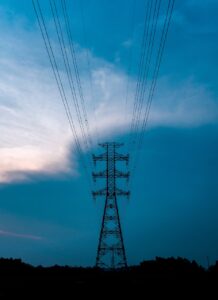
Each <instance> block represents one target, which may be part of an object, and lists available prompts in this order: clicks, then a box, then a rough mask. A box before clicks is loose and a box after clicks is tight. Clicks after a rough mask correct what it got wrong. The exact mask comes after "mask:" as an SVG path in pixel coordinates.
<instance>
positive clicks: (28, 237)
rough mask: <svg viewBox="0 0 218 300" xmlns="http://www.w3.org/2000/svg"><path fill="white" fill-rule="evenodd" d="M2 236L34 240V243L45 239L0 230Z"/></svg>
mask: <svg viewBox="0 0 218 300" xmlns="http://www.w3.org/2000/svg"><path fill="white" fill-rule="evenodd" d="M0 236H6V237H14V238H21V239H29V240H34V241H39V240H42V239H43V238H42V237H41V236H36V235H30V234H23V233H15V232H10V231H5V230H0Z"/></svg>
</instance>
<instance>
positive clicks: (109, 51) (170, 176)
mask: <svg viewBox="0 0 218 300" xmlns="http://www.w3.org/2000/svg"><path fill="white" fill-rule="evenodd" d="M59 2H60V1H57V4H58V7H59ZM66 2H67V5H68V7H69V15H70V17H71V28H72V32H73V39H74V43H75V50H76V56H77V61H78V67H79V73H80V79H81V84H82V88H83V92H84V99H85V103H86V109H87V114H88V117H89V124H90V132H91V136H92V138H93V141H94V144H93V148H92V149H90V150H89V152H85V156H86V158H88V157H90V153H95V152H98V151H99V149H98V147H97V142H98V141H100V142H101V141H103V142H104V141H112V140H115V141H117V140H118V141H123V142H125V145H128V140H129V137H130V136H129V134H130V132H129V130H130V122H131V116H132V109H133V98H134V93H135V87H136V81H137V72H138V62H139V57H140V45H141V39H142V32H143V22H144V17H145V8H144V7H145V0H137V1H134V0H128V1H126V0H125V1H124V0H116V1H115V0H112V1H106V0H104V1H102V0H67V1H66ZM162 2H163V3H166V1H165V0H163V1H162ZM40 3H41V5H42V10H43V13H44V16H45V19H46V24H47V26H48V31H49V36H50V39H51V43H52V45H53V47H54V49H55V51H56V52H55V53H56V55H57V62H58V64H59V67H60V73H61V76H63V78H64V79H65V80H64V83H66V86H65V88H66V94H67V95H68V96H69V97H70V90H69V87H68V86H67V79H66V72H65V70H64V68H63V64H62V60H61V59H62V58H61V55H60V51H59V49H58V40H57V37H56V34H55V27H54V24H53V21H52V16H51V11H50V7H49V1H48V0H46V1H42V0H40ZM134 3H135V4H134ZM217 11H218V2H217V1H216V0H208V1H206V2H205V1H203V0H184V1H179V0H177V1H176V3H175V8H174V13H173V18H172V22H171V26H170V30H169V33H168V38H167V43H166V47H165V51H164V56H163V60H162V64H161V68H160V73H159V77H158V81H157V88H156V90H155V94H154V99H153V102H152V106H151V112H150V115H149V121H148V127H147V130H146V132H145V134H144V142H143V147H142V149H141V151H140V163H138V165H137V168H136V172H135V174H134V177H133V180H132V181H131V183H130V188H131V198H130V200H129V201H128V200H126V199H122V198H121V199H120V200H119V208H120V214H121V223H122V228H123V235H124V242H125V246H126V252H127V259H128V262H129V264H134V263H139V262H140V261H142V260H144V259H153V258H154V257H155V256H163V257H169V256H183V257H187V258H189V259H195V260H197V261H198V262H199V263H201V264H203V265H206V262H207V257H209V260H210V262H211V263H213V262H214V261H215V260H217V259H218V235H217V229H218V177H217V170H218V158H217V153H218V84H217V74H216V71H217V53H218V21H217ZM162 22H163V20H162V19H161V18H160V22H159V24H158V26H160V27H161V24H162ZM0 28H1V29H0V36H1V41H2V42H1V44H0V257H1V256H2V257H19V258H22V259H23V260H25V261H26V262H30V263H32V264H36V265H38V264H43V265H51V264H71V265H93V264H94V263H95V255H96V249H97V241H98V235H99V230H100V224H101V218H102V213H103V199H98V200H97V201H96V202H94V201H93V200H92V197H91V189H90V186H89V185H88V184H87V180H86V177H85V174H84V171H83V168H82V166H81V161H80V159H79V158H78V155H77V153H76V152H75V151H74V144H75V141H74V138H73V135H72V132H71V131H70V127H69V124H68V121H67V118H66V115H65V111H64V107H63V104H62V102H61V99H60V96H59V92H58V89H57V85H56V83H55V79H54V76H53V74H52V69H51V66H50V63H49V60H48V56H47V53H46V50H45V46H44V44H43V40H42V37H41V35H40V31H39V27H38V25H37V21H36V16H35V14H34V10H33V7H32V1H30V0H23V1H16V0H0ZM130 62H131V63H130ZM90 78H91V84H90ZM127 96H128V97H127ZM126 97H127V105H125V103H126ZM72 114H73V117H74V118H75V119H76V115H75V112H74V110H73V106H72ZM76 128H77V129H78V128H79V125H78V124H77V123H76ZM78 132H79V129H78ZM79 138H80V139H82V136H79ZM120 150H121V151H122V152H123V153H125V152H127V151H128V150H129V148H128V147H127V146H124V147H123V149H120ZM84 151H85V150H84ZM134 154H135V153H131V152H130V158H131V155H134ZM90 171H91V170H90V169H89V172H90ZM101 186H102V185H101V184H97V185H96V186H94V187H93V186H92V188H99V187H101ZM123 187H124V186H123Z"/></svg>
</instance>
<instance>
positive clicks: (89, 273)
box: [0, 257, 218, 299]
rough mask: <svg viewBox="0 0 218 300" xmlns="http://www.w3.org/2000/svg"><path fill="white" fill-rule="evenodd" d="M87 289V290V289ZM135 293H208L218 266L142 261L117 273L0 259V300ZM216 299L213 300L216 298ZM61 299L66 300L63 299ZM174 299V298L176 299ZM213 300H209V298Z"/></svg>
mask: <svg viewBox="0 0 218 300" xmlns="http://www.w3.org/2000/svg"><path fill="white" fill-rule="evenodd" d="M86 287H87V289H86ZM118 288H119V290H120V291H121V290H123V291H127V290H130V289H132V290H135V291H139V290H140V291H141V292H140V294H141V293H143V292H144V294H145V295H147V294H148V293H152V294H153V295H154V294H157V293H159V292H160V293H161V294H162V295H163V294H164V293H166V292H167V293H168V292H169V291H171V292H173V291H174V290H175V291H176V293H177V296H178V295H181V293H184V294H186V295H190V294H187V293H190V291H192V292H194V293H196V295H197V293H199V294H201V295H202V293H203V292H206V293H207V299H210V298H209V296H208V295H209V294H208V293H209V292H211V293H212V291H213V290H214V291H215V293H217V288H218V262H216V264H215V265H213V266H210V267H209V268H208V269H205V268H203V267H202V266H200V265H198V264H197V263H196V262H195V261H189V260H187V259H184V258H180V257H179V258H173V257H172V258H160V257H156V259H155V260H150V261H143V262H142V263H141V264H140V265H137V266H130V267H128V268H127V269H120V270H101V269H98V268H94V267H93V268H82V267H69V266H57V265H55V266H53V267H42V266H38V267H33V266H31V265H29V264H26V263H24V262H22V261H21V260H20V259H3V258H2V259H0V299H1V296H2V298H3V297H4V298H3V299H7V297H8V299H9V298H10V297H11V296H12V295H16V296H17V297H18V296H23V297H24V296H28V298H29V299H32V297H33V296H37V297H39V295H41V296H42V295H45V294H49V295H50V296H54V295H56V296H57V295H61V296H63V295H69V293H70V294H73V293H74V292H75V291H78V290H80V292H85V291H86V292H87V291H89V293H91V290H92V291H100V290H101V289H104V291H107V293H110V292H112V291H117V290H118ZM42 298H43V297H42ZM215 298H216V297H215ZM63 299H67V298H66V297H63ZM175 299H177V297H175ZM211 299H212V298H211Z"/></svg>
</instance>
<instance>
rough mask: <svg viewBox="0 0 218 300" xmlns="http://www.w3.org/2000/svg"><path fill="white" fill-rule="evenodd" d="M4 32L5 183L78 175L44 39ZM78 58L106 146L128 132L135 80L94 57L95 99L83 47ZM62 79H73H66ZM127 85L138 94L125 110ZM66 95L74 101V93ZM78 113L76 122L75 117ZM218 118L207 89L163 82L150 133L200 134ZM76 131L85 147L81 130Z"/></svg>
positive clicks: (0, 101)
mask: <svg viewBox="0 0 218 300" xmlns="http://www.w3.org/2000/svg"><path fill="white" fill-rule="evenodd" d="M1 22H3V21H1ZM18 23H19V22H18ZM0 25H1V28H6V31H5V32H6V33H7V34H5V35H3V36H2V39H4V45H2V46H1V49H0V115H1V118H0V132H1V139H0V183H9V182H14V181H22V180H28V175H27V174H28V173H43V174H49V175H55V174H76V160H75V159H74V160H73V162H72V154H73V153H74V152H73V153H72V149H73V145H74V139H73V136H72V133H71V132H70V129H69V125H68V122H67V118H66V116H65V112H64V108H63V105H62V103H61V99H60V97H59V94H58V89H57V87H56V84H55V80H54V78H53V74H52V71H51V67H50V65H49V62H48V60H47V56H46V52H45V50H44V45H43V43H42V40H41V37H40V35H39V32H38V31H37V30H36V29H31V30H32V31H31V32H30V31H27V30H25V29H23V28H22V26H20V25H18V26H17V29H16V30H17V33H16V34H15V32H14V28H13V30H11V29H10V26H9V25H7V24H5V23H2V24H0ZM15 45H16V50H15ZM33 45H34V47H33ZM77 54H78V61H79V63H80V69H81V81H82V86H83V90H84V96H85V100H86V107H87V112H88V116H89V122H90V129H91V134H92V136H93V137H94V136H95V128H96V124H97V127H98V133H99V136H100V137H104V139H105V137H106V136H108V135H112V134H114V133H119V132H120V133H126V132H128V130H129V125H130V122H131V116H132V107H133V99H134V89H135V84H136V82H135V78H128V76H127V74H125V73H124V72H123V71H122V70H119V69H118V68H117V67H116V66H114V65H111V64H109V63H108V62H106V61H104V60H102V59H99V58H97V57H94V56H93V55H92V54H91V53H89V54H90V61H91V67H92V71H91V76H92V82H93V91H94V98H93V97H92V95H91V92H90V84H89V80H88V75H87V72H86V71H85V68H84V61H85V56H86V55H85V52H84V49H81V48H79V46H77ZM61 76H62V77H63V78H65V76H66V74H65V73H64V72H63V71H61ZM127 82H128V84H129V91H130V93H129V101H128V105H127V107H126V108H125V95H126V87H127ZM66 93H67V95H69V96H70V90H69V88H68V87H67V85H66ZM93 99H94V100H93ZM72 107H73V106H72ZM124 112H126V116H125V113H124ZM72 113H73V118H74V120H76V114H75V112H74V110H73V109H72ZM217 116H218V107H217V103H216V101H215V100H214V97H213V95H212V94H210V92H209V91H208V89H207V87H206V86H202V85H199V84H197V83H195V81H194V80H193V79H192V80H190V79H187V80H186V81H184V82H183V83H182V84H181V83H180V84H179V85H176V86H175V84H174V86H173V85H172V84H171V82H170V79H169V78H164V79H161V80H159V82H158V90H157V93H156V94H155V99H154V102H153V105H152V110H151V115H150V119H149V125H151V126H161V125H168V126H199V125H202V124H206V123H211V122H216V121H217ZM76 127H77V131H78V135H79V138H80V139H82V136H81V134H80V131H79V125H78V123H77V122H76Z"/></svg>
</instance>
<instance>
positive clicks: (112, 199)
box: [92, 142, 130, 269]
mask: <svg viewBox="0 0 218 300" xmlns="http://www.w3.org/2000/svg"><path fill="white" fill-rule="evenodd" d="M122 145H123V144H120V143H114V142H112V143H103V144H99V146H101V147H103V148H104V149H105V150H106V151H105V152H104V153H102V154H100V155H93V161H94V164H95V165H96V162H106V169H105V170H103V171H100V172H97V173H95V172H93V173H92V176H93V179H94V181H96V179H98V178H105V179H106V187H105V188H103V189H100V190H98V191H94V192H93V197H94V198H95V197H96V196H105V205H104V213H103V218H102V225H101V231H100V236H99V242H98V249H97V257H96V266H97V267H101V268H112V269H114V268H123V267H127V260H126V253H125V248H124V242H123V235H122V230H121V224H120V217H119V210H118V205H117V197H118V196H127V197H129V195H130V192H129V191H123V190H121V189H119V188H117V185H116V181H117V179H118V178H124V179H126V180H128V179H129V172H126V173H124V172H121V171H119V170H117V169H116V164H117V162H119V161H121V162H122V161H123V162H126V164H128V161H129V155H122V154H119V153H117V151H116V149H117V148H119V147H121V146H122Z"/></svg>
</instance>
